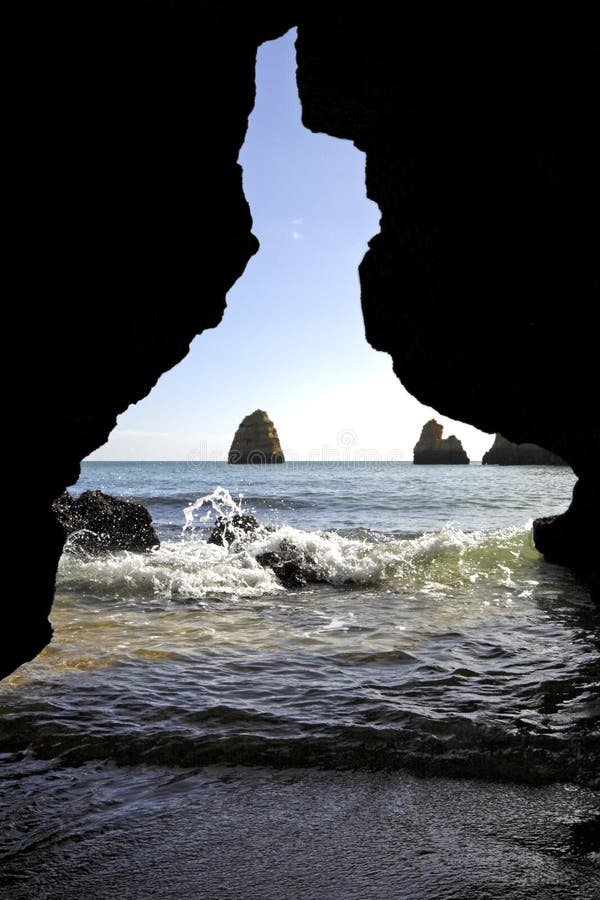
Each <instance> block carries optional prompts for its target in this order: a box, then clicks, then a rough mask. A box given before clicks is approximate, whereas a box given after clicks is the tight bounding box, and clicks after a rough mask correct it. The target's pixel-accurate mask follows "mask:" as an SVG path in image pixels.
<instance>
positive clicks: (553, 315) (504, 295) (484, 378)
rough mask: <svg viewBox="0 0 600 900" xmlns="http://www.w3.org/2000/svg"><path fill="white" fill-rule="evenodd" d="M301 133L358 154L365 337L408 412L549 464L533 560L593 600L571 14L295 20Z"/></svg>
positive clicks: (583, 196) (591, 175)
mask: <svg viewBox="0 0 600 900" xmlns="http://www.w3.org/2000/svg"><path fill="white" fill-rule="evenodd" d="M298 35H299V36H298V43H297V50H298V85H299V90H300V98H301V101H302V109H303V121H304V124H305V125H306V126H307V127H308V128H310V129H312V130H313V131H325V132H327V133H328V134H332V135H334V136H336V137H340V138H347V139H350V140H352V141H354V143H355V144H356V146H357V147H359V148H360V149H361V150H363V151H365V153H366V184H367V193H368V196H369V197H370V198H371V199H372V200H374V201H375V202H376V203H377V204H378V206H379V208H380V210H381V214H382V216H381V233H380V234H378V235H377V236H375V237H374V238H373V239H372V240H371V242H370V250H369V252H368V253H367V255H366V256H365V258H364V260H363V262H362V264H361V267H360V280H361V296H362V307H363V314H364V319H365V327H366V336H367V340H368V341H369V343H370V344H371V345H372V346H373V347H375V348H376V349H377V350H384V351H386V352H388V353H390V354H391V356H392V358H393V363H394V370H395V372H396V374H397V375H398V377H399V378H400V380H401V381H402V383H403V385H404V386H405V387H406V388H407V389H408V390H409V391H410V392H411V393H412V394H414V396H415V397H417V398H418V399H419V400H420V401H421V402H423V403H425V404H427V405H430V406H432V407H434V408H435V409H437V410H438V411H439V412H441V413H443V414H445V415H447V416H450V417H451V418H454V419H459V420H462V421H465V422H469V423H471V424H473V425H475V426H477V427H478V428H481V429H482V430H484V431H488V432H489V431H500V432H501V433H502V434H504V435H505V436H506V437H507V438H509V439H510V440H511V441H514V442H517V443H526V442H531V443H536V444H539V445H541V446H543V447H546V448H548V449H550V450H553V451H554V452H555V453H557V454H558V455H559V456H561V457H563V458H564V459H565V460H567V461H568V462H569V464H570V465H571V466H572V467H573V469H574V471H575V472H576V474H577V475H578V476H579V479H580V480H579V484H578V489H577V491H576V492H575V495H574V500H573V503H572V505H571V508H570V513H569V516H568V517H566V519H565V518H561V519H559V520H558V521H556V522H552V521H549V520H544V521H540V522H539V523H537V526H536V528H535V529H534V537H535V541H536V545H537V546H538V548H539V549H540V550H542V551H543V552H544V553H546V554H547V555H548V557H549V558H551V559H553V560H554V561H557V562H562V563H565V564H568V565H571V566H572V567H573V568H574V569H576V570H577V571H578V572H580V573H581V574H583V575H585V576H586V577H588V578H590V579H591V580H592V582H595V583H596V585H597V581H598V564H597V562H596V559H597V553H596V550H595V547H593V546H592V536H593V534H594V533H595V531H596V527H597V526H596V515H597V510H598V504H599V501H600V491H599V484H598V462H599V461H600V428H599V420H598V402H597V397H596V388H595V384H596V381H597V377H596V375H595V370H596V368H597V364H596V361H595V355H596V351H595V346H596V343H597V335H596V329H595V327H594V326H593V324H592V319H591V315H592V311H593V310H594V309H595V307H596V306H597V303H598V297H599V296H600V284H599V277H598V274H599V268H600V263H599V258H598V247H599V246H600V242H599V240H598V210H599V208H600V204H599V200H600V197H599V191H598V174H597V173H598V162H597V161H598V159H599V158H600V147H599V144H598V122H599V121H600V115H599V113H600V109H599V102H598V91H597V73H598V71H599V70H600V65H599V63H600V60H599V59H598V42H597V39H596V37H595V29H594V27H593V21H592V18H591V13H589V14H588V17H587V21H586V16H584V15H580V14H579V13H578V14H577V15H576V16H575V15H573V16H571V15H565V11H564V9H557V10H556V11H553V10H552V9H549V8H545V9H544V11H543V14H540V10H539V8H533V7H532V8H531V9H528V8H527V7H523V6H521V7H519V8H518V11H517V9H516V8H514V9H512V8H511V7H510V6H509V7H503V9H502V11H501V13H498V10H496V9H494V8H491V7H485V6H484V7H479V8H474V7H473V6H472V5H469V6H468V7H467V6H464V7H462V8H460V7H458V8H457V7H456V5H453V6H448V5H446V7H436V9H435V15H432V14H431V9H430V8H428V7H427V6H426V5H424V4H416V3H415V4H412V3H408V4H402V5H401V6H400V7H399V8H398V9H396V8H394V11H393V16H392V13H390V12H382V11H378V13H377V14H374V15H368V14H365V13H364V11H363V12H362V13H361V15H360V16H358V15H357V16H352V15H350V14H342V13H335V12H332V13H329V14H327V13H325V14H324V13H323V12H319V13H318V14H315V15H311V16H305V17H303V19H302V21H301V24H300V27H299V32H298Z"/></svg>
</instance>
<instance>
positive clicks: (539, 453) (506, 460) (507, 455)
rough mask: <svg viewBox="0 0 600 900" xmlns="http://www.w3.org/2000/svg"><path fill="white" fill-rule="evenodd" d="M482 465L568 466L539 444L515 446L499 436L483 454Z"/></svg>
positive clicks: (556, 455) (555, 454)
mask: <svg viewBox="0 0 600 900" xmlns="http://www.w3.org/2000/svg"><path fill="white" fill-rule="evenodd" d="M481 463H482V465H484V466H485V465H488V466H566V465H567V463H566V462H565V461H564V459H561V458H560V456H558V454H557V453H552V451H551V450H546V449H545V448H544V447H538V445H537V444H513V443H512V441H507V440H506V438H505V437H502V435H501V434H497V435H496V438H495V440H494V443H493V444H492V446H491V447H490V449H489V450H488V451H487V452H486V453H484V454H483V459H482V460H481Z"/></svg>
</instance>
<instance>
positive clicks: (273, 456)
mask: <svg viewBox="0 0 600 900" xmlns="http://www.w3.org/2000/svg"><path fill="white" fill-rule="evenodd" d="M228 461H229V462H230V463H235V464H247V463H250V464H253V465H256V464H259V465H260V464H261V463H282V462H285V459H284V456H283V450H282V449H281V444H280V443H279V436H278V434H277V429H276V428H275V426H274V424H273V422H272V421H271V419H270V418H269V416H268V415H267V413H266V412H265V411H264V409H255V410H254V412H253V413H250V415H249V416H246V418H245V419H242V421H241V422H240V425H239V428H238V430H237V431H236V433H235V436H234V438H233V441H232V443H231V448H230V450H229V456H228Z"/></svg>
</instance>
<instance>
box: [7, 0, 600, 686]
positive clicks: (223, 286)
mask: <svg viewBox="0 0 600 900" xmlns="http://www.w3.org/2000/svg"><path fill="white" fill-rule="evenodd" d="M294 24H299V42H298V47H299V60H298V62H299V70H298V79H299V87H300V91H301V99H302V103H303V116H304V121H305V123H306V125H307V126H308V127H309V128H312V129H314V130H316V131H325V132H327V133H329V134H332V135H335V136H338V137H343V138H347V139H350V140H353V141H354V142H355V143H356V144H357V146H359V147H360V148H361V149H362V150H365V151H366V153H367V164H366V178H367V190H368V194H369V196H370V197H371V198H373V199H374V200H375V201H376V202H377V203H378V204H379V207H380V209H381V212H382V225H381V234H380V235H379V236H377V237H375V238H374V239H373V240H372V241H371V249H370V251H369V253H368V254H367V256H366V258H365V260H364V262H363V264H362V266H361V273H360V274H361V284H362V303H363V310H364V316H365V323H366V330H367V338H368V340H369V341H370V343H371V344H372V345H373V346H374V347H376V348H377V349H379V350H385V351H387V352H388V353H391V355H392V357H393V361H394V368H395V371H396V372H397V374H398V376H399V377H400V378H401V380H402V382H403V383H404V384H405V386H406V387H407V388H408V390H409V391H411V392H412V393H413V394H414V395H415V396H416V397H418V398H419V399H420V400H422V401H423V402H425V403H426V404H428V405H431V406H434V407H435V408H436V409H439V410H440V411H441V412H443V413H444V414H446V415H448V416H451V417H452V418H456V419H460V420H462V421H466V422H471V423H472V424H473V425H476V426H478V427H479V428H482V429H483V430H485V431H488V432H495V431H499V432H501V433H502V434H503V435H505V436H506V437H507V438H508V439H509V440H511V441H516V442H518V443H523V442H533V443H537V444H540V445H541V446H544V447H548V448H549V449H550V450H553V451H554V452H555V453H558V454H559V455H560V456H561V457H562V458H563V459H564V460H565V461H566V462H568V463H569V465H571V466H572V467H573V469H574V470H575V472H576V473H577V474H578V475H580V476H581V489H582V491H583V492H584V493H585V494H586V495H587V496H589V497H590V498H591V497H592V496H596V494H597V488H598V477H599V476H598V468H597V460H598V458H600V431H599V429H598V424H597V420H592V419H591V417H590V409H592V410H593V409H595V404H594V402H593V401H594V394H595V388H594V385H595V383H596V372H595V369H596V365H597V363H596V359H597V353H596V347H595V344H596V329H595V328H594V327H593V326H592V325H591V318H590V317H591V315H592V311H593V310H594V308H595V305H596V299H597V296H598V292H599V278H598V275H599V269H600V261H599V258H598V253H597V247H598V233H597V229H598V222H597V211H598V209H599V208H600V198H599V196H598V178H597V172H598V167H597V160H598V158H599V157H600V148H599V147H598V128H597V122H598V117H599V110H598V92H597V88H596V84H597V71H598V62H597V58H596V28H595V22H594V19H593V8H591V7H590V9H589V10H588V9H585V10H581V9H578V10H577V11H576V12H575V11H572V10H567V11H565V9H563V8H562V7H561V8H556V10H555V9H554V8H552V7H550V6H546V7H544V9H543V11H542V12H541V13H540V11H539V9H538V8H537V7H536V8H534V7H531V8H528V7H527V6H523V5H521V6H520V7H518V8H516V7H514V8H507V9H506V10H504V11H503V14H502V16H498V15H497V12H496V10H495V9H494V8H493V7H488V6H486V5H479V6H478V7H477V8H474V7H472V6H470V5H469V6H464V7H457V6H456V5H446V6H444V7H436V9H435V13H434V14H432V12H431V9H430V8H429V7H427V6H426V5H423V4H417V3H412V2H409V3H404V4H401V6H400V7H399V8H395V7H394V8H393V9H390V10H389V11H386V10H385V9H384V8H382V7H381V6H377V7H375V8H367V7H366V8H361V9H360V11H357V12H354V11H352V10H351V9H350V8H348V7H334V8H327V7H325V6H324V5H323V4H321V5H320V6H319V7H315V8H314V10H307V8H306V6H305V7H303V8H300V7H299V6H296V5H295V4H290V5H283V4H282V5H280V6H279V7H272V8H271V7H266V6H265V7H262V6H261V7H257V6H256V5H254V6H245V7H235V9H234V8H232V7H229V6H227V5H219V4H208V5H207V4H191V3H180V2H177V0H175V2H171V0H169V2H167V0H152V2H138V3H126V4H119V5H114V4H104V5H102V4H88V5H83V6H81V8H78V13H77V20H76V23H70V24H69V25H68V26H66V25H65V22H64V21H63V20H62V18H61V13H60V11H54V12H53V13H52V14H51V15H49V16H48V17H47V19H46V20H45V22H44V29H43V40H42V41H39V42H37V43H36V41H35V40H31V41H29V40H28V41H27V42H24V43H23V46H22V48H21V53H20V57H19V59H20V68H19V92H18V95H19V96H18V102H17V103H15V104H14V105H13V107H12V110H13V111H14V113H15V117H16V121H12V122H11V123H10V124H9V125H8V127H7V133H8V134H9V135H10V140H11V141H12V142H13V144H12V148H11V147H7V148H5V150H8V152H9V153H10V152H11V149H12V159H11V160H9V161H8V162H7V164H6V170H7V171H8V172H9V173H10V176H11V177H10V182H11V185H13V186H15V188H16V190H15V196H16V202H15V204H14V206H13V207H12V209H10V210H8V211H7V216H6V217H7V219H8V221H9V223H10V228H9V229H8V234H9V237H8V238H7V241H6V243H7V245H8V246H7V247H6V251H7V252H6V256H7V258H8V259H9V260H11V262H12V263H13V264H15V277H14V278H13V279H11V280H10V283H12V284H15V285H17V286H18V288H19V289H20V293H19V294H16V293H15V298H14V299H15V300H16V301H17V302H12V296H11V297H9V300H10V301H11V322H10V324H9V325H8V326H7V328H8V331H7V340H10V345H11V350H12V351H13V354H12V355H13V357H14V356H18V355H19V353H20V356H21V359H22V367H23V369H24V370H26V371H27V373H28V375H29V376H31V374H32V369H33V371H34V372H35V373H39V377H37V378H31V377H30V378H28V379H27V380H23V379H21V381H20V385H21V392H20V396H19V402H18V408H17V409H16V410H15V413H14V415H12V414H11V416H9V422H10V425H11V432H12V434H13V435H14V439H15V441H16V442H17V446H16V451H15V466H14V473H13V480H14V482H15V488H16V489H15V494H16V498H17V499H18V504H17V502H15V508H16V507H17V505H18V506H19V507H20V509H21V512H20V514H19V516H20V517H19V516H18V517H17V521H16V522H15V523H14V527H13V532H14V534H16V535H18V536H19V539H20V536H21V535H22V534H24V533H26V532H27V529H28V528H29V527H30V525H31V522H32V521H33V522H35V527H36V534H37V535H39V537H40V541H38V547H39V551H38V557H37V559H36V563H37V565H36V566H35V567H32V569H31V571H30V572H29V580H28V583H27V585H26V587H25V589H24V586H23V585H19V590H18V592H17V596H15V592H14V591H13V592H11V591H8V592H6V600H5V607H4V612H3V613H2V622H1V627H0V642H1V643H0V674H5V673H6V672H9V671H11V669H13V668H14V667H15V666H17V665H19V664H20V663H21V662H23V661H25V660H27V659H31V658H32V657H33V656H34V655H35V654H36V653H38V652H39V650H40V649H41V648H42V647H43V646H44V645H45V644H46V643H47V642H48V640H49V638H50V634H51V629H50V626H49V624H48V613H49V611H50V607H51V603H52V595H53V586H54V575H55V570H56V564H57V561H58V558H59V554H60V551H61V547H62V535H61V530H60V529H59V528H58V526H57V524H56V519H55V516H54V514H53V513H52V511H51V509H50V506H51V503H52V501H53V500H54V499H55V498H56V497H58V496H59V495H60V494H61V493H62V492H63V490H64V489H65V487H67V486H68V485H69V484H72V483H73V482H74V481H75V480H76V478H77V474H78V467H79V461H80V460H81V459H82V458H83V457H84V456H85V455H86V454H88V453H89V452H90V451H91V450H92V449H94V448H95V447H98V446H100V445H101V444H102V443H103V442H104V441H105V440H106V439H107V436H108V434H109V432H110V430H111V429H112V428H113V426H114V423H115V421H116V417H117V415H118V414H119V413H120V412H122V411H123V410H124V409H126V407H127V406H128V405H129V404H130V403H133V402H136V401H137V400H139V399H140V398H142V397H143V396H145V395H146V394H147V393H148V391H149V390H150V389H151V387H152V386H153V385H154V384H155V382H156V381H157V379H158V377H159V376H160V374H161V373H162V372H164V371H166V370H167V369H169V368H171V367H172V366H173V365H175V363H177V362H178V361H179V360H180V359H181V358H182V357H183V356H184V355H185V354H186V352H187V348H188V345H189V342H190V340H191V339H192V338H193V337H194V336H195V335H196V334H198V333H200V332H201V331H202V330H203V329H205V328H212V327H214V326H215V325H216V324H217V323H218V322H219V321H220V318H221V315H222V312H223V308H224V305H225V301H224V297H225V294H226V292H227V290H228V289H229V288H230V287H231V285H232V284H233V283H234V281H235V280H236V279H237V278H238V277H239V276H240V275H241V273H242V272H243V270H244V267H245V265H246V262H247V260H248V258H249V257H250V256H251V255H252V253H254V252H255V251H256V249H257V241H256V239H255V238H254V237H253V236H252V234H251V231H250V227H251V219H250V213H249V210H248V206H247V204H246V201H245V199H244V196H243V193H242V182H241V172H240V169H239V166H238V164H237V158H238V153H239V149H240V146H241V143H242V141H243V139H244V135H245V131H246V127H247V118H248V114H249V112H250V110H251V108H252V103H253V97H254V72H253V67H254V58H255V52H256V47H257V45H258V44H260V43H261V42H262V41H264V40H267V39H271V38H274V37H277V36H278V35H281V34H283V33H284V31H285V30H287V28H289V27H290V26H292V25H294ZM25 34H26V32H25ZM26 36H27V37H28V35H27V34H26ZM9 113H10V110H9V111H8V112H7V115H8V114H9ZM23 297H33V298H35V299H36V302H37V305H38V306H39V305H40V304H41V303H43V302H44V300H45V299H46V298H48V297H52V303H51V304H50V303H49V304H48V306H47V309H46V311H45V315H43V316H40V317H37V316H36V315H35V313H34V312H32V309H31V307H30V306H29V304H27V303H26V302H23V300H22V298H23ZM77 305H79V306H81V308H82V312H81V314H77V313H73V312H72V310H73V309H74V308H76V306H77ZM556 310H560V315H557V313H556ZM19 315H20V316H21V317H22V318H21V322H20V323H19V322H18V321H17V322H15V321H14V320H15V319H16V318H17V317H18V316H19ZM299 352H301V351H299ZM507 355H509V356H510V360H511V365H510V366H507V365H506V358H507ZM30 383H33V387H32V388H30V387H29V384H30ZM42 459H43V464H42V463H41V460H42ZM592 508H593V505H592V504H591V503H587V502H586V503H578V504H576V505H575V506H574V508H573V512H572V516H571V523H572V529H571V530H570V532H569V535H571V536H567V537H565V541H566V543H565V545H564V554H563V557H562V558H563V559H564V560H565V561H567V560H568V559H571V558H573V557H572V556H571V555H570V551H569V546H567V544H570V543H572V542H573V541H576V542H577V543H578V544H579V546H580V547H581V548H583V549H582V554H583V555H584V556H585V553H586V552H587V551H586V550H585V548H586V547H587V549H588V550H589V552H590V553H592V552H594V553H595V552H596V547H595V537H594V539H592V534H595V530H594V527H593V526H594V524H595V518H593V519H592V518H589V517H588V516H589V515H591V513H590V512H589V511H590V509H592ZM586 541H587V544H586ZM592 544H593V546H592ZM556 552H557V557H560V556H561V549H560V546H557V550H556ZM9 613H10V618H9Z"/></svg>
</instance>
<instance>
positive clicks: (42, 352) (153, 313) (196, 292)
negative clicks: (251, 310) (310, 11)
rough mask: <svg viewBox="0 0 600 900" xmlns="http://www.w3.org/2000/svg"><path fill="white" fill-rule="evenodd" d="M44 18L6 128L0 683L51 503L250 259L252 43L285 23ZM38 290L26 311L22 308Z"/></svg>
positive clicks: (39, 565)
mask: <svg viewBox="0 0 600 900" xmlns="http://www.w3.org/2000/svg"><path fill="white" fill-rule="evenodd" d="M55 12H56V14H52V15H50V16H48V17H47V18H45V19H44V26H43V32H44V33H43V39H42V40H41V41H39V42H37V41H36V40H35V39H32V40H28V41H27V43H24V44H23V46H22V48H21V53H20V57H19V58H20V61H21V65H22V67H23V68H22V71H23V78H22V79H20V82H19V90H18V94H19V97H18V102H17V103H15V105H14V106H13V109H14V110H15V111H16V116H17V121H16V122H13V123H12V125H10V126H8V125H7V127H8V128H9V132H10V134H11V141H12V148H13V159H12V162H7V171H10V173H11V184H12V185H13V186H14V187H15V197H16V203H15V205H14V208H13V209H12V210H9V211H7V217H8V219H9V221H10V223H11V227H10V239H9V241H7V245H8V246H7V247H6V248H5V249H6V255H7V258H10V259H11V260H12V261H13V263H14V264H15V277H14V279H13V283H14V284H16V285H18V288H19V293H18V294H17V293H15V295H14V299H15V300H16V301H17V302H13V300H12V299H11V298H9V300H10V302H11V310H12V315H13V321H12V322H11V326H10V329H9V330H7V331H6V339H7V340H10V342H11V348H12V351H13V356H17V357H18V356H19V354H20V357H21V360H22V367H23V370H24V371H26V372H27V374H28V378H27V379H26V380H21V381H20V392H19V400H18V408H17V409H16V411H15V417H14V418H13V419H12V420H11V428H12V433H13V434H14V439H15V465H14V473H13V481H14V482H15V485H16V490H15V494H16V497H15V503H14V507H15V509H17V517H16V522H14V523H13V526H14V533H15V534H16V535H22V534H26V533H27V531H28V529H29V528H30V527H31V523H32V522H34V523H35V529H36V535H37V536H38V537H39V540H38V541H37V542H36V543H37V547H38V550H37V554H38V555H37V557H36V565H35V566H32V567H31V568H30V570H29V572H28V580H27V583H26V584H19V587H18V591H8V592H6V600H5V601H4V603H5V604H6V606H5V609H4V612H3V613H2V618H1V621H0V677H2V676H3V675H5V674H7V673H8V672H10V671H11V670H12V669H14V668H15V667H16V666H17V665H19V664H20V663H22V662H25V661H26V660H28V659H32V658H33V657H34V656H35V655H36V654H37V653H39V651H40V650H41V649H42V648H43V647H44V646H45V644H47V643H48V641H49V640H50V637H51V633H52V631H51V627H50V624H49V622H48V615H49V612H50V608H51V604H52V598H53V594H54V579H55V573H56V566H57V563H58V559H59V556H60V553H61V550H62V546H63V541H64V534H63V532H62V529H61V528H60V527H59V526H58V525H57V522H56V517H55V515H54V513H53V512H52V510H51V508H50V507H51V504H52V502H53V500H54V499H55V498H56V497H58V496H60V494H61V493H62V492H63V491H64V490H65V488H66V487H67V486H69V485H70V484H73V483H74V482H75V481H76V480H77V477H78V474H79V462H80V460H81V459H83V458H84V457H85V456H86V455H87V454H89V453H90V452H91V451H92V450H93V449H94V448H96V447H99V446H101V445H102V444H103V443H104V442H105V441H106V440H107V438H108V435H109V433H110V431H111V430H112V429H113V428H114V426H115V423H116V419H117V416H118V415H119V414H120V413H122V412H123V411H124V410H125V409H126V408H127V407H128V406H129V404H131V403H135V402H137V401H138V400H140V399H141V398H142V397H144V396H145V395H146V394H147V393H148V392H149V391H150V390H151V388H152V387H153V386H154V385H155V383H156V381H157V380H158V378H159V377H160V375H161V374H162V373H163V372H165V371H167V370H168V369H170V368H171V367H172V366H174V365H175V364H176V363H178V362H179V361H180V360H181V359H182V358H183V357H184V356H185V355H186V353H187V352H188V348H189V344H190V341H191V340H192V339H193V338H194V337H195V336H196V335H197V334H199V333H200V332H202V331H203V330H204V329H206V328H214V327H215V326H216V325H217V324H218V323H219V321H220V320H221V317H222V315H223V311H224V309H225V295H226V293H227V291H228V290H229V288H230V287H231V286H232V285H233V284H234V282H235V281H236V280H237V279H238V278H239V276H240V275H241V274H242V272H243V271H244V268H245V266H246V263H247V261H248V259H249V258H250V257H251V256H252V254H253V253H255V252H256V250H257V249H258V241H257V240H256V238H255V237H254V236H253V234H252V233H251V226H252V220H251V217H250V211H249V208H248V204H247V202H246V199H245V197H244V194H243V191H242V172H241V169H240V166H239V165H238V162H237V159H238V154H239V151H240V147H241V145H242V143H243V141H244V137H245V134H246V128H247V122H248V116H249V113H250V111H251V110H252V107H253V103H254V90H255V88H254V65H255V57H256V49H257V46H258V45H259V44H260V43H262V42H263V41H265V40H270V39H272V38H274V37H277V36H279V35H281V34H283V33H284V32H285V31H286V30H287V29H288V28H289V27H291V26H292V25H293V24H294V16H293V11H292V10H291V9H290V8H289V7H286V8H285V9H275V8H274V9H273V10H269V11H266V9H265V11H260V10H256V9H250V8H249V7H248V8H247V9H246V8H242V7H241V8H239V9H236V10H235V11H232V9H231V8H229V7H227V6H223V5H219V4H209V5H207V4H190V3H180V2H178V0H175V2H170V0H169V2H167V0H152V2H134V3H124V4H119V5H114V4H104V5H102V4H95V3H93V4H89V5H87V6H84V7H81V8H79V9H78V11H77V16H76V19H75V20H73V21H71V22H69V23H68V24H66V23H65V21H64V19H63V14H62V13H61V12H60V11H55ZM33 30H35V29H32V31H33ZM23 33H24V32H23ZM36 33H37V32H36ZM5 149H8V152H9V153H10V150H11V148H10V147H9V148H5ZM50 296H51V297H52V302H51V303H50V302H49V301H48V303H47V306H46V308H45V309H44V313H43V315H40V316H37V315H36V314H35V313H34V312H33V311H32V308H31V307H30V306H29V304H28V303H27V302H24V301H23V299H22V298H24V297H31V298H35V299H36V304H37V305H38V307H40V306H43V305H44V303H45V302H46V299H47V298H49V297H50ZM78 307H80V309H81V311H80V312H77V311H76V310H77V308H78ZM74 310H75V312H74ZM19 315H20V316H21V317H22V320H21V322H20V323H19V321H18V317H19ZM15 319H17V321H14V320H15ZM32 368H33V370H34V371H35V372H36V373H39V377H37V378H36V377H35V376H33V377H32ZM30 386H31V387H30Z"/></svg>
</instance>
